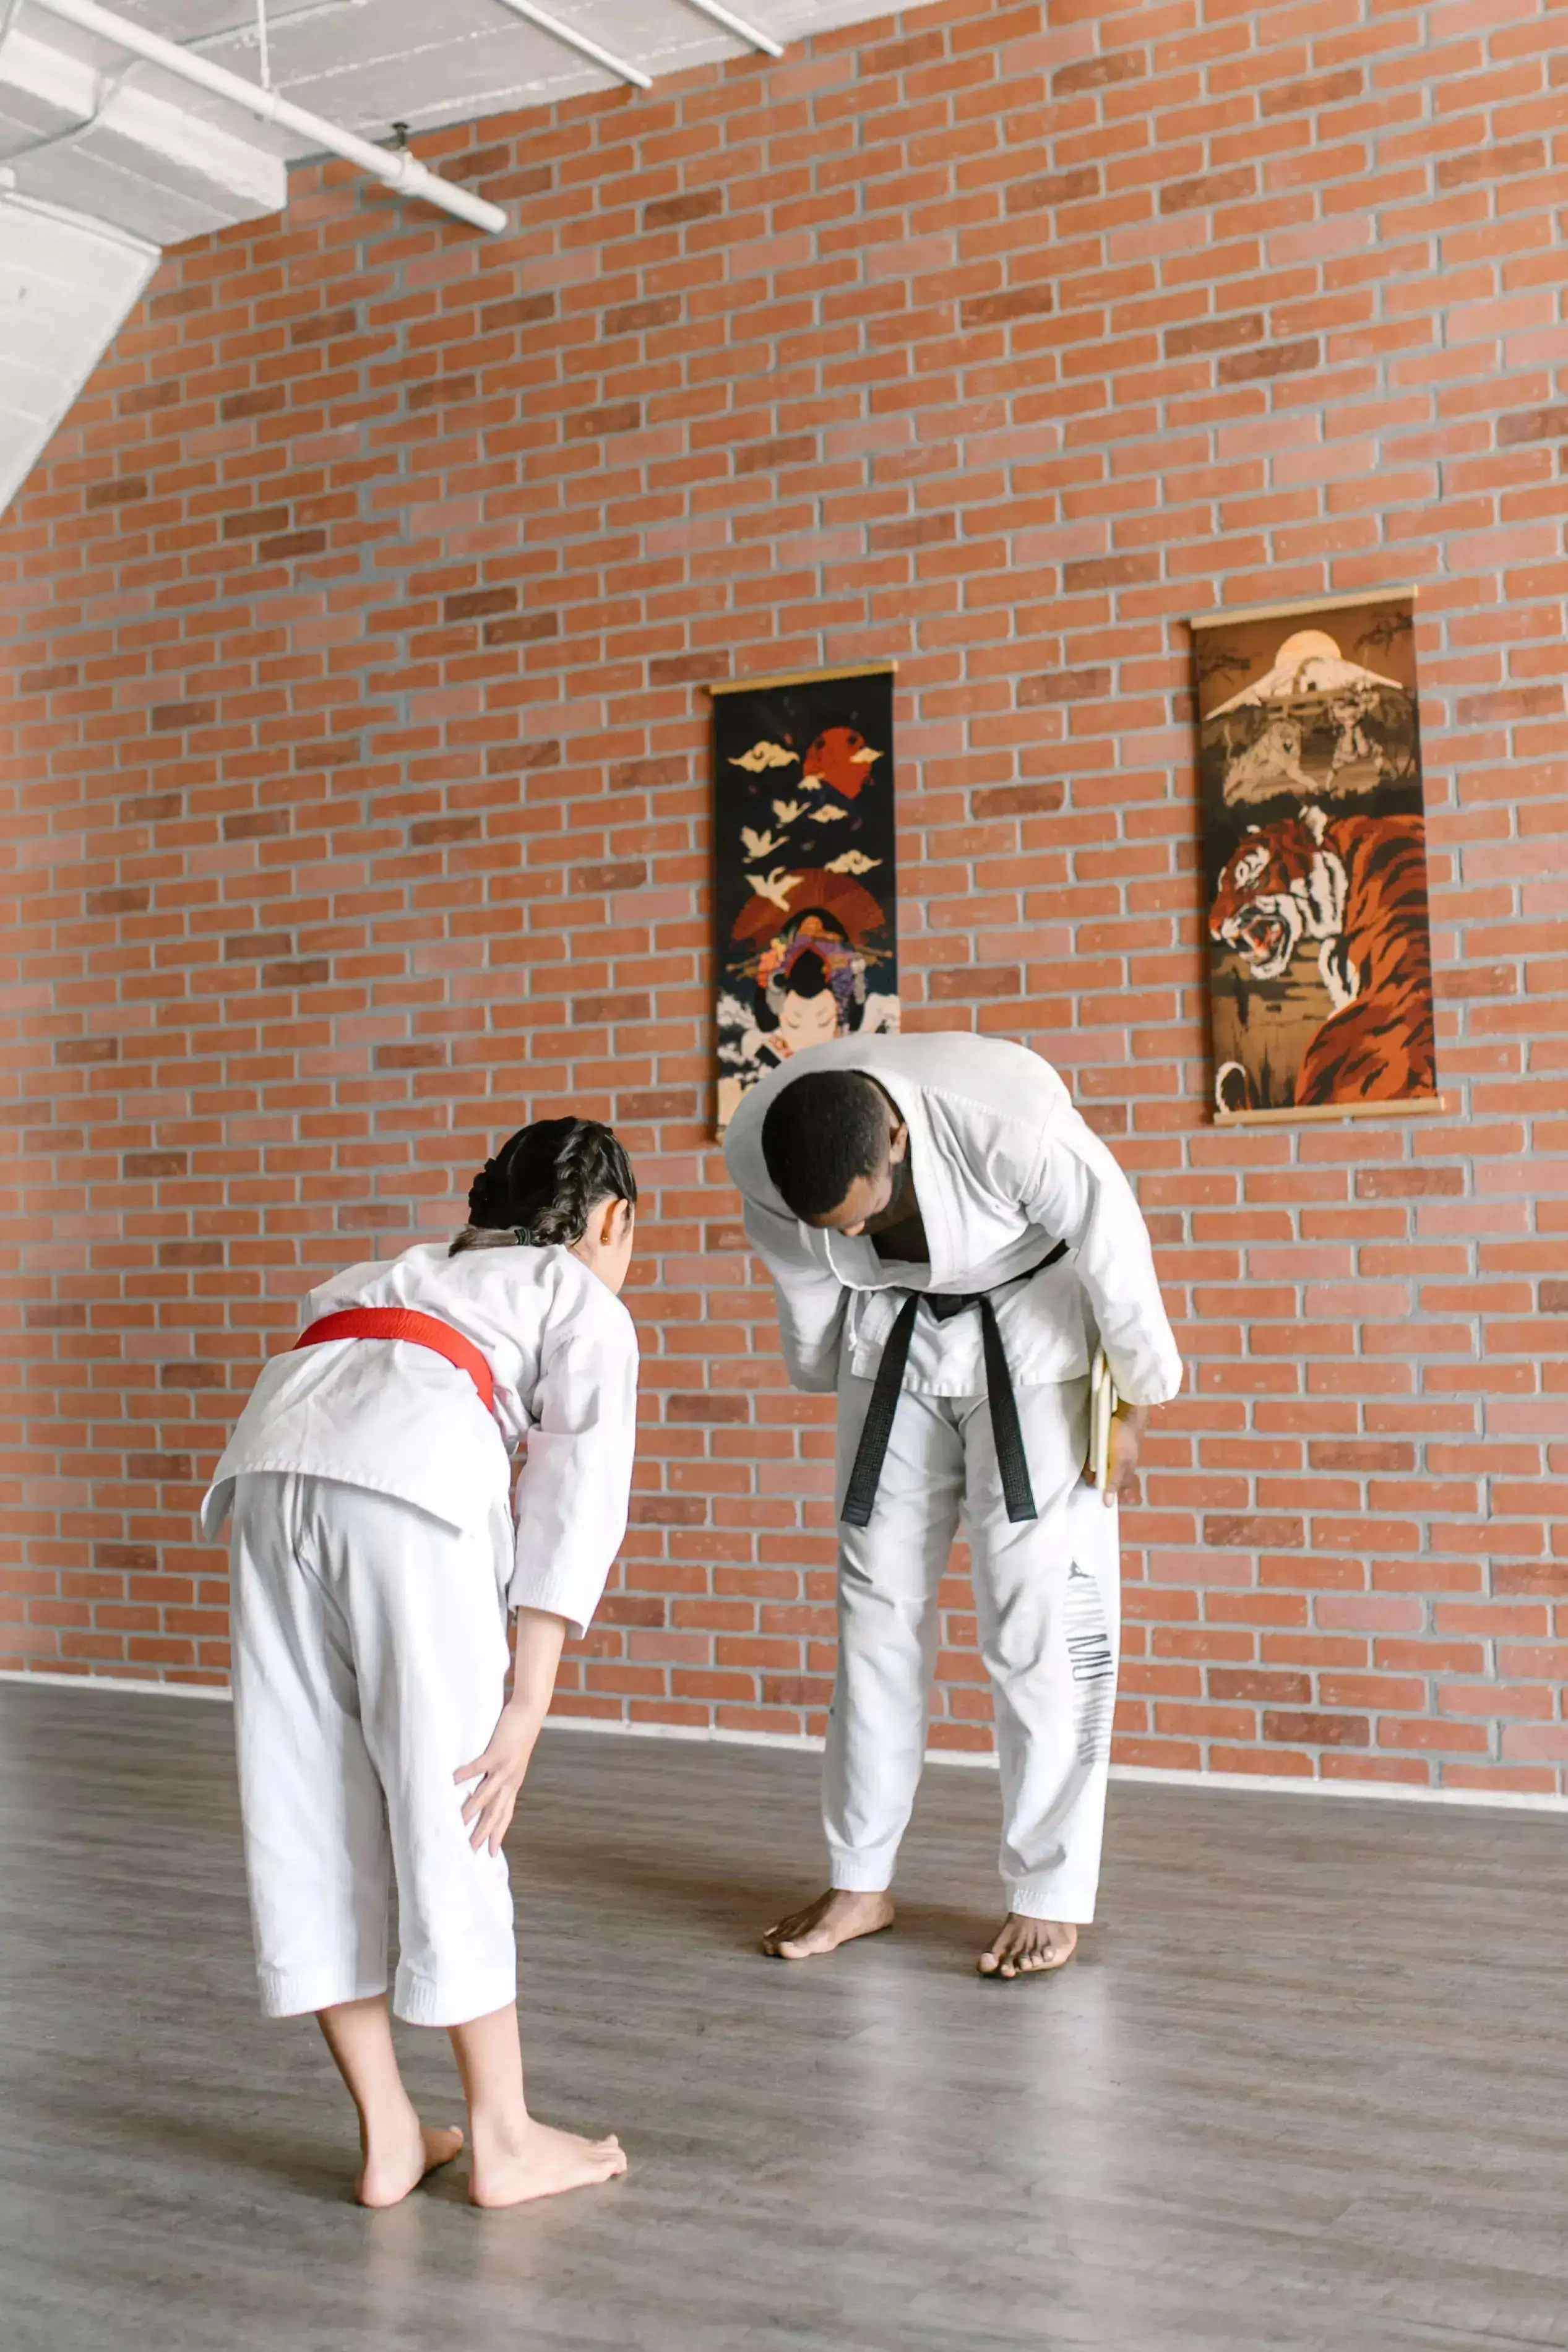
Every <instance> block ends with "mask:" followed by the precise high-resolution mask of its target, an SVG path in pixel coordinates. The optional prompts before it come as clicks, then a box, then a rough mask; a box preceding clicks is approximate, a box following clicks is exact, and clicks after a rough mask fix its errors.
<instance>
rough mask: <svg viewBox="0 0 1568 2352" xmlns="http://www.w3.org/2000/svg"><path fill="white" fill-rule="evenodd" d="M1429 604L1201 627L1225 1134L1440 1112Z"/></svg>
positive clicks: (1219, 617)
mask: <svg viewBox="0 0 1568 2352" xmlns="http://www.w3.org/2000/svg"><path fill="white" fill-rule="evenodd" d="M1414 607H1415V590H1414V589H1413V588H1401V589H1394V590H1386V591H1384V592H1381V593H1376V594H1373V595H1368V596H1364V597H1352V596H1332V597H1324V598H1321V599H1320V600H1319V601H1317V602H1316V603H1314V604H1281V605H1275V606H1268V607H1260V608H1258V609H1256V610H1253V611H1250V612H1238V613H1221V614H1202V615H1201V616H1199V617H1198V618H1195V619H1194V621H1193V624H1192V628H1193V646H1194V662H1195V667H1196V672H1197V708H1198V779H1199V793H1200V796H1201V799H1202V803H1203V822H1204V849H1205V883H1206V893H1205V903H1206V906H1207V910H1208V911H1207V922H1206V936H1207V947H1208V954H1209V1016H1210V1023H1211V1028H1212V1034H1213V1040H1214V1116H1215V1124H1216V1125H1219V1126H1239V1125H1243V1124H1258V1123H1262V1122H1264V1121H1278V1122H1287V1121H1295V1120H1301V1119H1313V1118H1346V1117H1365V1116H1368V1115H1370V1114H1373V1113H1383V1114H1384V1115H1389V1114H1395V1115H1397V1114H1401V1113H1405V1114H1408V1113H1410V1112H1413V1111H1415V1112H1419V1111H1433V1110H1440V1109H1442V1108H1443V1107H1444V1105H1443V1098H1442V1097H1441V1096H1440V1095H1439V1094H1438V1093H1437V1076H1436V1048H1435V1041H1434V1030H1433V1010H1432V949H1431V940H1430V936H1429V933H1428V929H1427V916H1426V811H1425V806H1424V803H1423V800H1422V791H1421V732H1420V726H1419V721H1418V719H1417V714H1416V692H1415V626H1414Z"/></svg>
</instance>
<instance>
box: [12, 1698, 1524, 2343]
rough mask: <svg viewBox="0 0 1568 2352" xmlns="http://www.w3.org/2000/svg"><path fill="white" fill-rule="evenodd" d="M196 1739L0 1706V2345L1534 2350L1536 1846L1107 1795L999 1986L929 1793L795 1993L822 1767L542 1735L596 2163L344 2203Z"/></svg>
mask: <svg viewBox="0 0 1568 2352" xmlns="http://www.w3.org/2000/svg"><path fill="white" fill-rule="evenodd" d="M228 1742H229V1724H228V1717H227V1713H226V1709H223V1708H221V1707H218V1706H200V1705H196V1704H193V1703H191V1702H188V1701H186V1702H182V1701H179V1700H169V1699H162V1698H158V1697H152V1696H133V1695H130V1694H112V1695H103V1694H99V1693H92V1694H88V1693H80V1694H78V1693H70V1692H59V1691H56V1690H51V1689H47V1688H37V1689H27V1688H26V1687H18V1686H16V1685H9V1686H5V1687H4V1688H0V1887H3V1889H4V1895H3V1902H0V2095H3V2098H4V2109H5V2118H6V2125H5V2133H4V2135H0V2340H3V2341H4V2343H5V2347H7V2352H35V2347H37V2352H43V2347H48V2352H316V2347H321V2352H327V2347H331V2352H372V2347H374V2352H414V2347H427V2346H435V2345H441V2346H450V2347H458V2352H489V2347H492V2346H493V2347H518V2346H526V2347H538V2352H555V2347H562V2352H600V2347H604V2352H612V2347H614V2348H615V2352H624V2347H633V2352H645V2348H646V2352H992V2347H996V2352H1001V2347H1012V2352H1016V2347H1026V2348H1027V2352H1036V2347H1039V2348H1040V2352H1056V2348H1057V2347H1061V2352H1077V2347H1093V2348H1094V2352H1166V2347H1173V2352H1188V2347H1190V2352H1233V2347H1234V2352H1259V2347H1269V2352H1323V2347H1328V2346H1345V2347H1352V2352H1362V2348H1363V2347H1367V2352H1436V2347H1444V2352H1461V2348H1462V2347H1483V2346H1484V2347H1499V2352H1501V2347H1521V2346H1529V2347H1542V2346H1552V2347H1563V2346H1568V2231H1565V2229H1564V2226H1563V2216H1564V2211H1565V2192H1568V2126H1565V2124H1564V2122H1563V2116H1564V2114H1565V2112H1568V2097H1565V2093H1568V2054H1565V2047H1564V2039H1563V2014H1564V1999H1565V1995H1568V1962H1565V1959H1564V1956H1563V1920H1564V1916H1565V1904H1564V1897H1565V1895H1568V1842H1565V1841H1564V1838H1563V1827H1562V1824H1561V1823H1560V1822H1556V1821H1555V1820H1552V1819H1551V1818H1537V1817H1531V1816H1519V1815H1509V1814H1497V1813H1484V1812H1480V1811H1475V1812H1468V1811H1435V1810H1428V1809H1425V1808H1418V1807H1415V1806H1400V1805H1372V1804H1366V1805H1358V1804H1350V1803H1336V1802H1331V1801H1319V1802H1316V1803H1313V1802H1310V1801H1304V1800H1300V1799H1295V1798H1289V1797H1283V1798H1282V1797H1277V1796H1270V1795H1267V1794H1262V1795H1251V1794H1246V1793H1233V1792H1229V1791H1219V1790H1215V1791H1208V1790H1185V1789H1161V1788H1157V1787H1149V1786H1145V1785H1139V1786H1136V1787H1121V1788H1118V1789H1117V1790H1115V1792H1114V1794H1113V1799H1112V1820H1111V1825H1110V1837H1109V1842H1108V1856H1109V1859H1108V1866H1107V1872H1106V1883H1105V1888H1104V1898H1103V1918H1102V1924H1101V1925H1100V1927H1098V1928H1097V1929H1095V1930H1094V1931H1093V1932H1092V1934H1091V1935H1090V1936H1089V1937H1086V1938H1085V1945H1084V1951H1083V1956H1082V1958H1080V1959H1079V1961H1078V1962H1076V1963H1075V1964H1074V1965H1073V1967H1072V1968H1070V1969H1068V1970H1067V1971H1066V1972H1065V1973H1064V1974H1063V1975H1062V1976H1061V1977H1060V1978H1058V1979H1053V1980H1052V1981H1050V1982H1048V1983H1035V1984H1025V1985H1018V1986H1016V1987H1011V1988H1004V1987H999V1986H995V1985H983V1984H981V1983H980V1982H978V1981H977V1980H976V1979H974V1978H973V1975H972V1974H971V1973H970V1968H971V1962H972V1958H973V1953H974V1952H975V1951H976V1950H977V1949H978V1948H979V1945H980V1943H981V1941H982V1940H983V1939H984V1937H985V1935H986V1934H988V1932H989V1930H990V1928H991V1927H993V1926H994V1911H995V1899H994V1879H993V1876H992V1864H993V1857H994V1843H995V1789H994V1782H992V1781H991V1780H989V1778H988V1777H987V1776H986V1775H984V1774H983V1773H976V1772H962V1771H942V1770H936V1771H932V1772H931V1773H930V1774H929V1775H928V1776H927V1781H926V1787H925V1790H924V1791H923V1792H922V1799H921V1810H920V1813H919V1815H918V1818H917V1821H916V1824H915V1827H914V1830H913V1831H912V1832H911V1836H910V1843H909V1847H908V1850H907V1855H906V1864H905V1870H904V1874H903V1879H902V1884H901V1888H900V1892H901V1895H902V1898H903V1909H902V1914H901V1916H900V1926H899V1928H898V1930H897V1931H896V1933H895V1934H894V1935H891V1936H888V1937H880V1938H879V1939H878V1940H877V1941H876V1942H874V1943H872V1944H868V1945H864V1946H861V1947H860V1948H858V1949H856V1950H854V1951H851V1952H847V1953H845V1954H843V1955H841V1956H839V1957H838V1958H836V1959H834V1960H833V1961H831V1962H828V1963H819V1964H815V1965H813V1966H811V1967H807V1968H787V1967H784V1966H783V1965H781V1964H778V1963H773V1962H768V1961H765V1960H763V1959H762V1958H760V1957H759V1956H758V1955H757V1953H756V1951H755V1948H754V1939H755V1937H756V1934H757V1932H758V1930H759V1929H760V1928H761V1927H763V1926H765V1925H766V1924H767V1922H768V1920H769V1919H770V1918H772V1917H773V1916H776V1913H777V1911H778V1910H779V1909H780V1908H782V1907H784V1905H785V1904H787V1903H788V1902H789V1901H790V1900H791V1899H792V1898H795V1897H796V1896H799V1895H804V1894H805V1893H807V1892H809V1891H811V1890H812V1888H813V1885H814V1883H815V1881H816V1876H817V1873H818V1868H819V1864H818V1852H817V1838H816V1802H815V1781H816V1768H815V1763H814V1760H813V1759H808V1758H804V1757H799V1756H795V1755H791V1754H787V1753H778V1752H759V1751H752V1750H742V1749H735V1748H706V1747H698V1746H686V1745H679V1744H669V1745H664V1744H656V1743H652V1742H645V1741H641V1740H617V1739H610V1738H595V1737H591V1736H588V1735H584V1734H573V1733H569V1732H558V1733H552V1734H551V1735H549V1736H548V1738H546V1740H545V1742H544V1743H543V1746H542V1750H541V1753H540V1757H539V1759H538V1760H537V1762H536V1766H535V1770H534V1775H533V1778H532V1780H531V1783H530V1795H529V1799H528V1802H527V1806H526V1818H525V1819H524V1820H523V1821H522V1822H521V1823H520V1826H519V1829H518V1832H517V1833H516V1836H515V1839H514V1851H513V1865H514V1878H515V1882H516V1885H517V1888H518V1896H519V1903H518V1912H519V1924H520V1941H521V1952H522V1959H523V2013H524V2021H525V2030H526V2034H527V2042H528V2047H529V2053H530V2066H531V2095H532V2098H533V2102H534V2105H536V2107H537V2108H538V2109H539V2111H540V2112H541V2113H542V2114H544V2115H546V2116H551V2117H552V2118H558V2119H560V2120H562V2121H564V2122H569V2123H572V2124H575V2125H580V2126H590V2125H591V2126H596V2127H603V2126H613V2127H615V2128H616V2129H618V2130H619V2131H620V2132H621V2134H622V2137H624V2138H625V2140H626V2144H627V2146H628V2148H629V2149H630V2151H631V2155H632V2159H633V2170H632V2174H631V2177H630V2178H629V2179H628V2180H627V2181H626V2182H625V2183H624V2184H623V2185H622V2186H621V2187H619V2188H618V2189H614V2190H610V2191H605V2192H603V2193H600V2194H596V2195H593V2196H586V2197H580V2198H576V2199H569V2200H562V2201H560V2202H558V2203H555V2204H552V2205H547V2206H542V2207H539V2208H535V2209H532V2210H529V2211H526V2212H521V2213H516V2214H510V2215H483V2216H481V2215H478V2214H475V2213H473V2212H472V2211H471V2210H469V2209H468V2207H467V2206H466V2204H465V2203H464V2202H463V2201H462V2185H461V2181H460V2179H455V2178H451V2177H447V2176H442V2177H441V2178H440V2179H438V2180H437V2182H436V2183H434V2184H433V2185H432V2186H431V2187H430V2188H428V2189H426V2190H425V2191H423V2192H421V2193H420V2194H419V2195H417V2196H416V2197H415V2198H414V2199H412V2200H410V2201H409V2202H408V2204H407V2205H405V2206H404V2207H403V2208H401V2209H400V2210H398V2211H397V2212H395V2213H391V2214H383V2215H376V2216H367V2215H364V2214H362V2213H360V2212H359V2211H357V2210H356V2209H355V2208H354V2206H353V2203H352V2201H351V2200H350V2198H349V2194H348V2190H349V2182H350V2178H351V2174H352V2169H353V2145H352V2136H351V2134H350V2131H349V2130H348V2128H347V2125H346V2121H345V2112H344V2107H343V2103H342V2095H341V2093H340V2091H339V2089H338V2086H337V2084H336V2080H335V2077H333V2076H332V2075H331V2071H330V2069H329V2068H328V2067H327V2065H326V2063H325V2061H324V2059H323V2057H322V2055H321V2053H320V2051H319V2048H318V2047H317V2046H316V2044H315V2042H314V2037H313V2034H312V2032H311V2031H310V2029H309V2028H308V2027H304V2026H269V2025H267V2024H265V2023H264V2022H263V2021H262V2020H261V2019H260V2018H259V2016H258V2014H257V2012H256V2009H255V2002H254V1996H253V1990H252V1979H251V1968H250V1954H249V1944H248V1937H247V1927H246V1918H245V1904H244V1891H243V1885H242V1882H241V1877H240V1871H239V1862H238V1846H237V1829H236V1813H235V1802H234V1794H233V1787H232V1774H231V1769H230V1762H229V1749H228ZM403 2041H404V2046H405V2057H406V2068H407V2073H408V2076H409V2080H410V2083H411V2084H412V2085H413V2086H414V2088H415V2089H416V2095H418V2096H419V2097H420V2099H421V2102H422V2104H424V2105H426V2110H427V2112H429V2113H431V2114H432V2115H434V2116H447V2115H452V2116H455V2115H456V2114H457V2113H458V2102H457V2098H456V2083H455V2079H454V2076H453V2073H452V2069H451V2064H450V2061H449V2058H448V2056H447V2048H446V2042H445V2037H437V2036H432V2035H424V2034H420V2033H417V2032H406V2033H405V2035H404V2037H403Z"/></svg>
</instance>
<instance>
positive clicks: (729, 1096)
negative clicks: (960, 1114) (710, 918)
mask: <svg viewBox="0 0 1568 2352" xmlns="http://www.w3.org/2000/svg"><path fill="white" fill-rule="evenodd" d="M779 898H784V899H785V900H786V901H787V904H786V906H784V907H782V908H781V906H780V905H779V904H778V900H779ZM781 916H782V918H783V919H782V920H781ZM884 920H885V919H884V917H883V913H882V909H881V908H880V907H879V905H878V903H877V901H876V899H875V898H873V897H872V896H871V893H870V892H869V891H868V890H867V889H865V888H863V887H862V886H861V885H860V884H859V883H858V882H856V881H853V880H851V879H850V878H849V877H847V876H846V875H839V874H830V873H826V872H819V873H806V874H795V875H790V876H788V877H785V878H784V881H783V882H781V883H779V884H777V885H775V888H774V894H773V895H763V893H761V892H759V893H758V894H757V895H756V896H754V897H753V898H752V899H751V901H750V902H749V904H748V905H747V906H746V907H744V908H742V912H741V915H740V918H739V919H738V920H737V922H736V924H735V929H734V946H735V948H736V949H737V950H741V953H742V956H743V959H744V961H741V960H740V958H737V961H736V962H733V963H731V966H730V974H731V978H732V979H735V980H742V981H745V980H749V981H750V982H751V988H750V995H751V1000H752V1001H751V1002H750V1003H747V1001H746V998H745V997H744V996H742V995H741V994H739V993H737V992H735V991H734V990H732V989H728V990H726V991H725V992H724V993H723V994H722V995H721V997H720V1000H719V1033H720V1034H719V1059H720V1064H721V1073H720V1078H719V1118H720V1123H721V1125H723V1124H725V1123H727V1121H728V1120H729V1118H731V1115H732V1113H733V1111H734V1108H735V1105H736V1104H737V1103H738V1102H739V1101H740V1098H741V1097H742V1094H743V1093H744V1092H745V1090H746V1088H747V1087H751V1086H754V1085H755V1084H756V1082H757V1080H758V1079H759V1078H760V1077H762V1076H763V1075H764V1073H765V1072H767V1071H769V1070H771V1069H774V1068H776V1067H777V1066H778V1065H779V1063H781V1062H786V1061H788V1060H789V1059H790V1057H791V1055H795V1054H798V1053H801V1052H802V1051H804V1049H805V1047H806V1046H808V1045H826V1044H827V1042H828V1041H829V1039H831V1038H834V1037H847V1036H849V1035H851V1034H853V1033H854V1032H855V1031H857V1030H861V1031H875V1030H879V1029H886V1030H894V1029H897V1027H898V1025H899V1000H898V998H897V997H896V996H895V995H891V994H889V993H884V992H879V991H878V990H876V989H875V988H873V987H872V986H871V985H870V984H869V974H870V972H871V971H872V970H873V969H874V967H875V965H876V964H877V963H879V962H880V961H882V958H881V957H880V956H879V954H878V952H877V950H876V949H875V948H874V947H872V946H870V945H869V944H868V940H869V938H870V935H871V934H872V933H873V932H876V931H879V930H880V929H883V927H884Z"/></svg>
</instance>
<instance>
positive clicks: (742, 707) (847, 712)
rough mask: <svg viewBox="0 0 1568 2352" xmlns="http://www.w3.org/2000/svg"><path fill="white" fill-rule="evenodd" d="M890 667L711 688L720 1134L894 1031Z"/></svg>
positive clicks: (737, 682)
mask: <svg viewBox="0 0 1568 2352" xmlns="http://www.w3.org/2000/svg"><path fill="white" fill-rule="evenodd" d="M893 677H894V672H893V666H892V665H891V664H890V663H881V662H877V663H868V664H866V665H865V666H863V667H854V668H850V669H843V670H826V671H822V672H818V673H815V674H812V675H808V676H804V677H773V678H756V679H736V680H735V681H734V682H733V683H732V684H728V685H720V686H716V687H715V688H714V689H713V763H714V775H715V780H716V782H715V793H714V894H713V916H714V923H713V928H714V933H715V941H714V943H715V946H716V948H717V950H718V954H717V959H716V961H717V966H718V970H717V974H716V978H717V982H718V986H717V991H716V994H717V999H718V1002H717V1005H716V1008H715V1010H716V1013H717V1020H716V1024H715V1025H716V1027H717V1031H718V1064H719V1072H718V1078H719V1083H718V1105H717V1108H718V1125H719V1129H720V1132H721V1133H722V1131H723V1129H724V1128H725V1127H726V1126H727V1124H728V1123H729V1120H730V1118H731V1115H732V1113H733V1112H734V1110H735V1108H736V1106H737V1105H738V1104H739V1102H740V1099H741V1097H742V1095H743V1094H744V1093H745V1092H746V1090H747V1088H748V1087H752V1086H754V1085H755V1084H756V1082H757V1080H758V1079H759V1078H761V1077H763V1076H765V1075H766V1073H767V1072H768V1071H769V1070H773V1069H776V1068H777V1067H778V1066H779V1064H780V1063H781V1062H787V1061H789V1060H790V1059H792V1057H793V1056H794V1055H796V1054H801V1053H805V1051H806V1049H807V1048H808V1047H810V1046H812V1045H826V1043H828V1042H829V1041H830V1040H831V1039H833V1038H836V1037H847V1036H850V1035H852V1034H854V1033H855V1032H856V1031H857V1030H860V1031H875V1030H896V1029H897V1028H898V1025H899V993H898V991H899V950H898V884H897V879H896V875H897V864H898V859H897V844H896V840H895V829H894V824H893V796H894V782H893V707H892V705H893Z"/></svg>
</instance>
